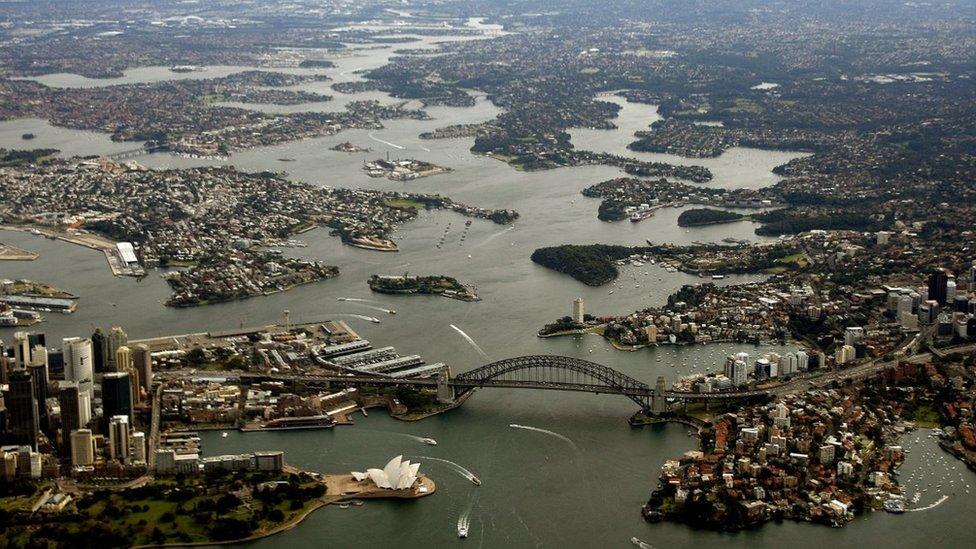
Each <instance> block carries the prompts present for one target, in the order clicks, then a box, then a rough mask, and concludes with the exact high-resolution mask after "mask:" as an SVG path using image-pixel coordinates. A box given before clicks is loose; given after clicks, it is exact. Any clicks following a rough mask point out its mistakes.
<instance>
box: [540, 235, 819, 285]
mask: <svg viewBox="0 0 976 549" xmlns="http://www.w3.org/2000/svg"><path fill="white" fill-rule="evenodd" d="M532 261H533V262H534V263H537V264H539V265H542V266H543V267H546V268H549V269H552V270H554V271H557V272H560V273H563V274H567V275H569V276H571V277H573V278H575V279H576V280H578V281H580V282H582V283H584V284H586V285H588V286H602V285H604V284H607V283H609V282H612V281H614V280H616V278H617V276H618V275H619V274H620V273H619V270H618V268H617V267H620V266H624V265H627V264H631V265H633V266H635V267H641V266H643V264H644V263H645V262H649V263H652V264H659V265H660V266H661V267H663V268H664V269H666V270H667V271H668V272H678V271H681V272H684V273H688V274H694V275H699V276H705V275H712V276H722V275H729V274H750V273H761V272H766V273H776V272H783V271H786V270H800V269H803V268H805V267H806V266H807V261H806V259H805V258H804V257H803V253H802V252H801V251H800V250H798V248H797V247H796V245H795V244H792V243H777V244H772V245H766V246H750V245H736V246H723V245H719V244H695V245H692V246H672V245H659V244H651V243H650V242H649V243H648V245H647V246H616V245H609V244H588V245H573V244H566V245H563V246H552V247H546V248H539V249H537V250H536V251H534V252H532Z"/></svg>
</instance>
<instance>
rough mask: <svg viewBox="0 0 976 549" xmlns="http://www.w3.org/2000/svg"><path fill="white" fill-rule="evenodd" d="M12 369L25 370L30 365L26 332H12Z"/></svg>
mask: <svg viewBox="0 0 976 549" xmlns="http://www.w3.org/2000/svg"><path fill="white" fill-rule="evenodd" d="M13 347H14V364H13V366H14V368H17V369H21V370H23V369H26V368H27V364H29V363H30V350H31V346H30V338H29V336H28V335H27V332H14V345H13Z"/></svg>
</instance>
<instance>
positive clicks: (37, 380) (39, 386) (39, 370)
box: [27, 345, 50, 431]
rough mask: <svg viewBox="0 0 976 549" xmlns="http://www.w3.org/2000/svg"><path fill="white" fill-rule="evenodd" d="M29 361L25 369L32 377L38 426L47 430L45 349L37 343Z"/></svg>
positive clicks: (48, 423) (48, 424) (48, 425)
mask: <svg viewBox="0 0 976 549" xmlns="http://www.w3.org/2000/svg"><path fill="white" fill-rule="evenodd" d="M32 357H33V358H32V359H31V363H30V365H29V366H28V368H27V370H28V372H30V375H31V378H33V388H34V399H35V400H36V401H37V414H38V415H37V419H38V424H39V425H40V428H41V429H43V430H44V431H47V429H48V427H50V422H49V421H48V419H49V418H48V415H47V385H48V381H49V378H48V375H47V349H45V348H44V347H41V346H40V345H38V346H37V347H36V348H34V349H33V352H32Z"/></svg>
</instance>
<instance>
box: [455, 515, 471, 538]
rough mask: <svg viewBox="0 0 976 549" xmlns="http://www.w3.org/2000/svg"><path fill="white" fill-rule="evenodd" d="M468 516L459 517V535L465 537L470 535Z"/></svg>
mask: <svg viewBox="0 0 976 549" xmlns="http://www.w3.org/2000/svg"><path fill="white" fill-rule="evenodd" d="M468 522H469V520H468V517H461V518H459V519H458V524H457V533H458V537H459V538H461V539H464V538H466V537H468Z"/></svg>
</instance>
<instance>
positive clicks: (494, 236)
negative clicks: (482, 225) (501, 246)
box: [473, 225, 515, 248]
mask: <svg viewBox="0 0 976 549" xmlns="http://www.w3.org/2000/svg"><path fill="white" fill-rule="evenodd" d="M514 228H515V225H512V226H510V227H508V228H507V229H502V230H500V231H498V232H497V233H495V234H493V235H489V236H488V237H487V238H485V239H484V240H482V241H481V242H479V243H477V244H475V245H474V246H473V247H474V248H480V247H482V246H484V245H485V244H487V243H489V242H491V241H492V240H495V239H496V238H498V237H499V236H501V235H503V234H505V233H507V232H508V231H511V230H513V229H514Z"/></svg>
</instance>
